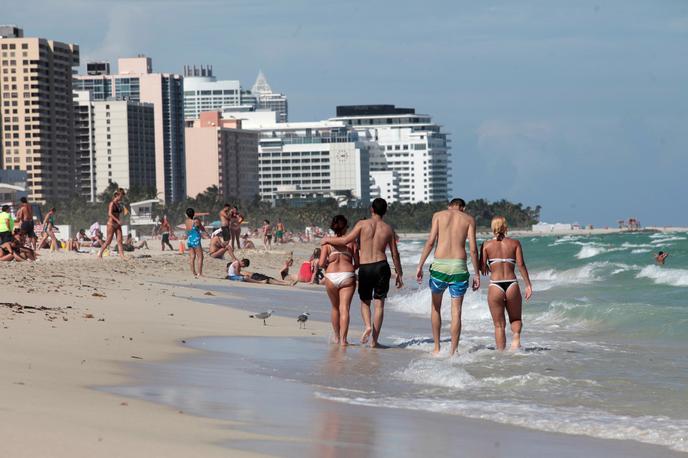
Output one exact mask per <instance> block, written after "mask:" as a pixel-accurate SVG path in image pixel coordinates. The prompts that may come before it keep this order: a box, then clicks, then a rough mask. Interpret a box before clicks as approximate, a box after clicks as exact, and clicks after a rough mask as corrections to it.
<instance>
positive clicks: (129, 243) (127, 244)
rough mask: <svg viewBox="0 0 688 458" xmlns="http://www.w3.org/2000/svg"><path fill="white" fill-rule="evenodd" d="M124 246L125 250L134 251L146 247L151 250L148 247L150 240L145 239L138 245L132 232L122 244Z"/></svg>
mask: <svg viewBox="0 0 688 458" xmlns="http://www.w3.org/2000/svg"><path fill="white" fill-rule="evenodd" d="M122 246H123V247H124V251H134V250H140V249H142V248H145V249H146V250H149V249H150V248H148V242H146V241H145V240H143V241H142V242H141V243H139V244H138V245H136V244H134V237H132V235H131V234H127V239H126V240H125V241H124V244H123V245H122Z"/></svg>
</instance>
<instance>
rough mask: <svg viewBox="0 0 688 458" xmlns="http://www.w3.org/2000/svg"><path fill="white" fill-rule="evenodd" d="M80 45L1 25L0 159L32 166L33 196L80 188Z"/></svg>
mask: <svg viewBox="0 0 688 458" xmlns="http://www.w3.org/2000/svg"><path fill="white" fill-rule="evenodd" d="M78 65H79V47H78V46H77V45H74V44H68V43H62V42H59V41H54V40H48V39H45V38H36V37H24V32H23V30H22V29H21V28H19V27H17V26H0V135H1V141H0V162H1V163H2V167H3V168H4V169H10V170H24V171H26V172H27V175H28V179H27V186H28V187H29V188H30V190H31V193H30V196H29V197H30V198H31V199H32V200H36V201H45V200H46V199H51V198H60V197H68V196H70V195H73V194H74V192H75V173H74V171H75V148H74V133H73V130H74V116H73V101H72V68H73V67H76V66H78Z"/></svg>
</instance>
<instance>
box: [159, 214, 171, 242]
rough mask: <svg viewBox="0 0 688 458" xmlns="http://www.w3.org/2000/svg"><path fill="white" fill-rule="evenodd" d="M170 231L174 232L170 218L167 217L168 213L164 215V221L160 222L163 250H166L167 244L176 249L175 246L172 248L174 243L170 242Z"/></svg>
mask: <svg viewBox="0 0 688 458" xmlns="http://www.w3.org/2000/svg"><path fill="white" fill-rule="evenodd" d="M170 232H172V226H171V225H170V220H169V219H167V215H163V216H162V223H160V233H161V237H160V247H161V249H162V251H165V246H167V247H169V249H170V251H174V248H172V245H171V244H170Z"/></svg>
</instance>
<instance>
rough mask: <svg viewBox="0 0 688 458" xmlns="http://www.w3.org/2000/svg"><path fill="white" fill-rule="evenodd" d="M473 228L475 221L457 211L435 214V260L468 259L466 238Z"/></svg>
mask: <svg viewBox="0 0 688 458" xmlns="http://www.w3.org/2000/svg"><path fill="white" fill-rule="evenodd" d="M471 227H475V220H474V219H473V217H472V216H470V215H467V214H466V213H463V212H460V211H456V210H442V211H439V212H437V213H435V214H434V215H433V217H432V230H433V234H434V235H436V240H437V246H436V247H435V258H439V259H466V258H467V256H466V238H467V237H468V233H469V230H470V228H471ZM435 229H436V230H435Z"/></svg>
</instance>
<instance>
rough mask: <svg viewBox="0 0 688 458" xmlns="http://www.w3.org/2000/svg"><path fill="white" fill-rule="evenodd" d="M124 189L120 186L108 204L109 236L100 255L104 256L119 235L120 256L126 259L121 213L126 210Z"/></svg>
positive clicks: (118, 247) (118, 250)
mask: <svg viewBox="0 0 688 458" xmlns="http://www.w3.org/2000/svg"><path fill="white" fill-rule="evenodd" d="M124 194H125V193H124V189H122V188H119V189H118V190H117V191H115V193H114V194H113V196H112V200H111V201H110V204H109V205H108V222H107V238H106V239H105V243H104V244H103V246H102V247H100V251H99V252H98V257H99V258H102V257H103V252H105V250H107V249H108V247H109V246H110V244H111V243H112V238H113V237H117V252H118V253H119V257H120V258H122V259H125V256H124V247H123V242H122V220H121V219H120V218H121V215H122V212H123V210H124V208H123V206H122V199H124Z"/></svg>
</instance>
